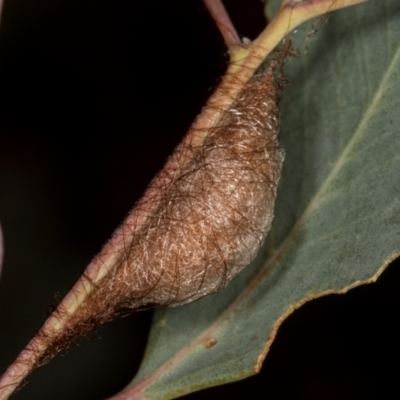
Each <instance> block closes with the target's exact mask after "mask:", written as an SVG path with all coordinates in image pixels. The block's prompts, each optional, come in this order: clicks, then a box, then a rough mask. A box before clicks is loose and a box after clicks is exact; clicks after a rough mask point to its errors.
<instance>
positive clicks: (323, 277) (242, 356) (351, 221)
mask: <svg viewBox="0 0 400 400" xmlns="http://www.w3.org/2000/svg"><path fill="white" fill-rule="evenodd" d="M312 26H313V25H308V26H306V27H303V28H301V29H300V30H299V31H298V32H297V33H295V34H294V36H293V38H294V41H295V43H296V47H297V48H303V49H304V48H305V49H306V50H303V53H305V52H306V53H307V54H303V55H302V56H300V57H296V58H292V59H291V60H290V61H289V62H288V63H287V68H286V73H287V75H288V77H290V83H289V84H288V85H287V88H286V89H285V92H284V99H283V104H282V131H281V141H282V144H283V147H284V148H285V151H286V161H285V165H284V169H283V177H282V180H281V183H280V187H279V193H278V199H277V204H276V211H275V219H274V223H273V228H272V230H271V232H270V234H269V236H268V238H267V241H266V243H265V246H264V248H263V250H262V251H261V252H260V254H259V255H258V257H257V259H256V260H255V261H254V262H253V263H252V265H250V266H249V267H248V268H247V269H246V270H245V271H243V273H241V274H240V275H239V276H238V277H237V278H236V279H235V280H234V281H233V282H232V283H231V284H230V285H229V286H228V287H227V288H226V289H225V290H223V291H222V292H220V293H219V294H216V295H213V296H210V297H208V298H205V299H203V300H200V301H198V302H195V303H193V304H190V305H187V306H183V307H178V308H162V309H159V310H158V311H157V312H156V313H155V317H154V321H153V325H152V330H151V334H150V338H149V343H148V348H147V350H146V354H145V357H144V360H143V363H142V366H141V368H140V370H139V373H138V375H137V376H136V378H135V379H134V380H133V382H132V383H131V384H130V386H129V387H128V389H126V390H129V391H128V392H126V393H125V395H124V397H122V395H121V396H117V397H116V398H126V399H128V398H139V397H140V398H146V399H171V398H176V397H179V396H181V395H184V394H187V393H190V392H193V391H196V390H199V389H202V388H206V387H210V386H215V385H220V384H223V383H227V382H231V381H235V380H239V379H243V378H245V377H247V376H250V375H253V374H255V373H256V372H257V371H259V370H260V368H261V365H262V361H263V359H264V357H265V356H266V354H267V352H268V349H269V347H270V345H271V343H272V341H273V339H274V337H275V335H276V332H277V329H278V328H279V326H280V324H281V323H282V321H283V320H284V319H285V318H286V317H287V316H288V315H289V314H291V313H292V312H293V311H294V310H295V309H296V308H298V307H299V306H301V305H302V304H304V303H305V302H307V301H309V300H311V299H313V298H316V297H320V296H322V295H325V294H329V293H344V292H346V291H347V290H349V289H350V288H353V287H355V286H357V285H360V284H364V283H369V282H373V281H375V280H376V279H377V278H378V276H379V274H380V273H381V272H382V271H383V269H384V268H385V267H386V266H387V265H388V264H389V262H390V261H391V260H393V259H394V258H396V257H397V256H398V254H399V252H400V201H399V193H400V180H399V179H398V171H400V154H399V148H400V135H399V129H398V126H399V125H400V114H399V112H398V110H399V107H400V104H399V103H400V100H399V96H398V93H400V3H399V2H398V0H386V1H383V0H382V1H370V2H368V3H366V4H362V5H359V6H356V7H351V8H349V9H344V10H341V11H338V12H336V13H334V15H332V16H331V18H330V19H329V21H328V22H327V23H326V24H325V23H322V24H321V26H320V27H319V28H318V32H317V33H316V34H314V35H312V36H310V35H308V33H309V32H310V30H311V29H312ZM304 44H306V45H305V46H304Z"/></svg>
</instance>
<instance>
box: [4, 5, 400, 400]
mask: <svg viewBox="0 0 400 400" xmlns="http://www.w3.org/2000/svg"><path fill="white" fill-rule="evenodd" d="M226 4H227V7H228V9H229V11H230V12H231V14H232V17H233V19H234V22H235V24H236V25H237V28H238V30H239V33H240V34H241V35H245V36H248V37H250V38H254V37H255V36H256V34H257V33H258V32H259V31H260V30H261V29H262V28H263V26H264V23H265V22H264V20H263V17H262V8H263V5H262V4H261V2H260V1H259V0H251V1H250V0H240V1H233V0H230V1H226ZM226 61H227V57H226V54H225V49H224V45H223V42H222V40H221V38H220V36H219V33H218V31H217V30H216V28H215V26H214V24H213V23H212V21H211V19H210V18H209V16H208V14H207V12H206V11H205V9H204V6H203V5H202V3H201V1H198V0H169V1H166V0H157V1H156V0H154V1H151V0H141V1H139V0H121V1H115V0H114V1H112V0H10V1H6V4H5V9H4V13H3V21H2V24H1V29H0V132H1V133H0V220H1V223H2V227H3V233H4V236H5V250H6V254H5V263H4V267H3V272H2V278H1V281H0V370H1V371H3V370H4V369H5V368H6V366H7V365H9V364H10V363H11V361H12V360H13V359H14V358H15V357H16V356H17V354H18V352H19V351H20V350H21V349H22V348H23V347H24V346H25V345H26V343H27V342H28V340H29V339H30V338H31V337H32V335H33V334H34V333H35V332H36V330H37V329H39V327H40V326H41V324H42V323H43V322H44V320H45V318H46V310H48V309H49V308H50V306H52V305H54V304H55V303H56V297H57V296H58V297H60V296H63V295H64V294H65V293H66V291H67V290H68V288H69V286H70V285H71V284H72V283H73V282H74V280H75V279H76V278H77V277H78V276H79V273H80V272H81V270H82V269H83V268H84V267H85V265H86V264H87V263H88V262H89V261H90V259H91V258H92V257H93V256H94V255H95V254H96V253H97V252H98V251H99V249H100V247H101V245H102V244H103V243H104V242H105V241H106V240H107V239H108V237H109V236H110V235H111V233H112V231H113V230H114V229H115V228H116V227H117V225H118V224H119V223H120V222H121V221H122V219H123V217H124V216H125V215H126V213H127V212H128V211H129V209H130V208H131V207H132V205H133V204H134V202H135V201H136V200H137V199H138V198H139V196H140V195H141V194H142V193H143V191H144V189H145V188H146V186H147V184H148V183H149V181H150V180H151V179H152V177H153V176H154V174H155V173H156V172H157V171H158V170H159V169H160V168H161V167H162V165H163V164H164V162H165V160H166V158H167V157H168V155H169V154H170V153H171V151H172V149H173V148H174V147H175V146H176V144H177V143H178V142H179V141H180V139H181V138H182V136H183V135H184V133H185V132H186V130H187V128H188V126H189V125H190V123H191V122H192V120H193V119H194V117H195V116H196V115H197V113H198V112H199V111H200V108H201V107H202V105H203V104H204V102H205V101H206V99H207V98H208V96H209V95H210V93H211V90H212V88H213V87H215V85H216V83H217V80H218V78H219V77H220V76H221V74H222V73H223V71H224V66H225V63H226ZM398 282H400V271H399V262H395V263H393V264H392V265H391V266H390V267H389V268H388V269H387V270H386V271H385V272H384V274H383V275H382V277H381V278H380V279H379V281H378V282H377V283H376V284H374V285H368V286H363V287H360V288H357V289H354V290H352V291H351V292H349V293H348V294H346V295H342V296H328V297H325V298H321V299H319V300H316V301H313V302H311V303H308V304H306V305H305V306H303V307H302V308H301V309H300V310H298V311H297V312H295V313H294V314H293V315H292V316H290V317H289V318H288V320H286V321H285V322H284V323H283V325H282V327H281V329H280V331H279V334H278V337H277V339H276V341H275V342H274V344H273V345H272V348H271V351H270V353H269V355H268V356H267V358H266V361H265V363H264V367H263V370H262V372H261V374H260V375H258V376H256V377H252V378H248V379H246V380H244V381H241V382H237V383H234V384H231V385H226V386H222V387H217V388H213V389H208V390H207V391H202V392H198V393H195V394H192V395H189V396H187V397H186V398H187V399H203V398H206V399H221V398H229V399H242V398H250V399H264V398H266V399H324V400H325V399H329V400H330V399H392V398H393V399H394V398H398V397H399V394H400V389H399V388H398V382H399V378H398V373H399V368H398V367H397V366H396V365H397V361H398V359H399V356H400V351H399V340H398V338H399V337H400V328H399V326H398V325H399V324H398V320H399V306H400V294H399V289H398ZM150 320H151V313H150V312H146V313H144V312H142V313H137V314H134V315H132V316H130V317H128V318H125V319H122V320H119V321H115V322H113V323H110V324H107V325H106V326H104V327H102V328H100V329H99V330H98V331H97V332H96V333H95V334H93V338H92V339H91V340H89V341H85V342H82V343H80V345H79V346H74V347H73V348H71V349H70V350H69V352H68V353H67V354H66V355H64V356H58V357H57V358H56V359H55V360H53V361H52V362H51V363H50V364H48V365H46V366H45V367H43V368H41V369H40V370H39V371H37V372H36V373H34V374H33V375H32V377H31V378H30V382H29V383H28V385H27V386H26V387H24V388H23V389H22V390H21V391H20V392H18V394H17V395H15V397H14V398H15V399H16V400H17V399H19V400H23V399H42V400H50V399H74V400H80V399H82V400H90V399H96V400H99V399H104V398H106V397H108V396H111V395H112V394H114V393H116V392H117V391H119V390H121V389H122V388H123V387H124V386H125V385H126V384H127V383H128V382H129V381H130V380H131V378H132V377H133V375H134V373H135V372H136V370H137V368H138V366H139V363H140V359H141V357H142V353H143V351H144V347H145V343H146V336H147V333H148V330H149V326H150Z"/></svg>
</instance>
